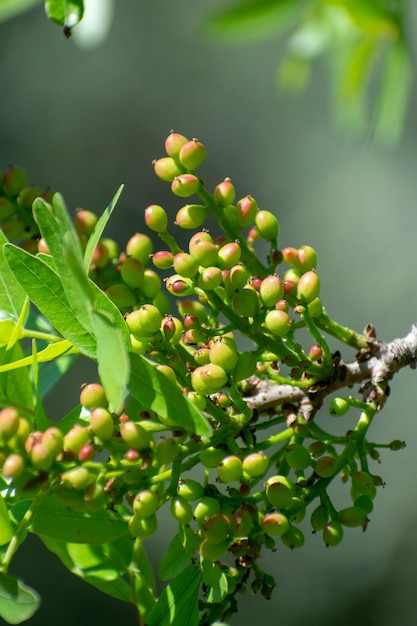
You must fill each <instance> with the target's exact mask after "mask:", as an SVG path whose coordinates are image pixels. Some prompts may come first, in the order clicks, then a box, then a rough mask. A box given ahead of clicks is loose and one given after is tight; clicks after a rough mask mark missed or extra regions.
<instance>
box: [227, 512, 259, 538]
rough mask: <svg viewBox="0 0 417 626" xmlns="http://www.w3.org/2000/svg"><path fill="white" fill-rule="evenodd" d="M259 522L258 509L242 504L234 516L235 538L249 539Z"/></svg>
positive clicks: (233, 529) (233, 531)
mask: <svg viewBox="0 0 417 626" xmlns="http://www.w3.org/2000/svg"><path fill="white" fill-rule="evenodd" d="M257 520H258V510H257V508H256V507H255V506H253V505H251V504H242V506H240V507H239V508H238V509H236V511H234V513H233V515H232V519H231V524H232V533H233V534H234V535H235V537H247V536H248V535H249V534H250V532H251V530H252V528H253V526H254V524H255V522H257Z"/></svg>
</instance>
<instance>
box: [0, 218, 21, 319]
mask: <svg viewBox="0 0 417 626" xmlns="http://www.w3.org/2000/svg"><path fill="white" fill-rule="evenodd" d="M6 243H8V240H7V238H6V237H5V235H4V233H3V231H2V230H1V229H0V311H1V313H2V319H4V318H6V317H9V318H10V319H12V320H13V321H15V322H17V320H18V318H19V315H20V312H21V310H22V308H23V305H24V302H25V299H26V294H25V290H24V289H23V287H22V286H21V285H20V284H19V281H18V280H17V278H16V277H15V275H14V274H13V272H12V271H11V270H10V267H9V266H8V264H7V262H6V259H5V258H4V247H3V246H4V244H6Z"/></svg>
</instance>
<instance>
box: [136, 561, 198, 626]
mask: <svg viewBox="0 0 417 626" xmlns="http://www.w3.org/2000/svg"><path fill="white" fill-rule="evenodd" d="M200 582H201V571H200V568H199V567H198V565H190V566H189V567H187V568H186V569H185V570H183V571H182V572H181V573H180V574H179V575H178V576H177V577H176V578H175V579H174V580H173V581H172V583H170V584H169V585H168V586H167V587H165V589H164V591H163V592H162V594H161V595H160V597H159V600H158V602H157V603H156V605H155V607H154V609H153V610H152V611H151V614H150V615H149V619H148V626H171V625H172V624H181V626H197V624H198V592H199V588H200Z"/></svg>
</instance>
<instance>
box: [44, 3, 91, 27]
mask: <svg viewBox="0 0 417 626" xmlns="http://www.w3.org/2000/svg"><path fill="white" fill-rule="evenodd" d="M45 12H46V15H47V16H48V17H49V19H51V20H52V21H53V22H56V23H57V24H59V25H60V26H68V27H69V28H73V27H74V26H75V25H76V24H78V22H80V21H81V19H82V17H83V13H84V2H83V0H45Z"/></svg>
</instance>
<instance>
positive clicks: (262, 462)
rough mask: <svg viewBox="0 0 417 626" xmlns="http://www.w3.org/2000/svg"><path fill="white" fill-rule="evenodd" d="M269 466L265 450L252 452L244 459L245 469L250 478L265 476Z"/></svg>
mask: <svg viewBox="0 0 417 626" xmlns="http://www.w3.org/2000/svg"><path fill="white" fill-rule="evenodd" d="M268 468H269V459H268V457H267V456H266V455H265V454H264V453H263V452H252V454H248V455H247V456H245V458H244V459H243V470H244V472H245V473H246V474H247V475H248V476H249V478H258V477H259V476H263V475H264V474H265V473H266V472H267V471H268Z"/></svg>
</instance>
